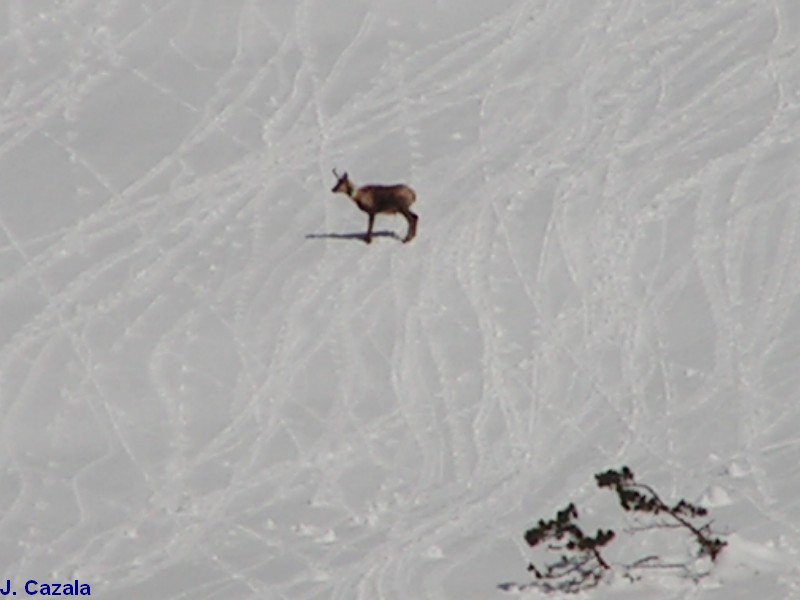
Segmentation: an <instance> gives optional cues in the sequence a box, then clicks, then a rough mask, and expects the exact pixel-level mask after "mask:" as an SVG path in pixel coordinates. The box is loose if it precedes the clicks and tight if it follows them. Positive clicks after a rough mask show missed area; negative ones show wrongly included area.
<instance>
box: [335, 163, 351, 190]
mask: <svg viewBox="0 0 800 600" xmlns="http://www.w3.org/2000/svg"><path fill="white" fill-rule="evenodd" d="M333 175H334V177H336V185H335V186H333V189H332V190H331V191H332V192H333V193H334V194H336V193H339V192H341V193H342V194H348V195H349V194H350V192H351V191H352V189H353V184H352V182H351V181H350V178H349V177H348V176H347V172H345V173H344V175H339V173H337V172H336V169H334V170H333Z"/></svg>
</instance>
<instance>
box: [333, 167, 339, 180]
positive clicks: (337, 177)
mask: <svg viewBox="0 0 800 600" xmlns="http://www.w3.org/2000/svg"><path fill="white" fill-rule="evenodd" d="M333 176H334V177H336V179H340V178H341V175H339V174H338V173H337V172H336V169H335V168H334V169H333Z"/></svg>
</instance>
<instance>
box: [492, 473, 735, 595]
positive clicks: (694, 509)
mask: <svg viewBox="0 0 800 600" xmlns="http://www.w3.org/2000/svg"><path fill="white" fill-rule="evenodd" d="M595 481H596V483H597V486H598V487H599V488H601V489H610V490H611V491H613V492H615V493H616V495H617V498H618V499H619V503H620V506H621V507H622V508H623V509H624V510H625V511H626V512H633V513H640V514H645V515H652V516H653V517H655V518H656V521H655V522H653V523H652V524H649V525H647V526H645V527H644V528H640V529H638V530H636V531H635V532H634V533H641V532H642V531H647V530H650V529H662V528H683V529H686V530H688V531H689V532H691V533H692V535H693V536H694V538H695V540H696V541H697V543H698V544H699V546H700V555H701V556H708V557H709V558H710V559H711V561H712V562H713V561H715V560H716V559H717V557H718V556H719V554H720V552H722V550H723V548H724V547H725V545H726V543H725V542H724V541H723V540H721V539H720V538H718V537H715V536H713V535H712V533H711V529H710V523H704V524H698V523H697V520H698V519H702V518H705V517H706V516H707V515H708V511H707V510H706V509H705V508H703V507H702V506H698V505H696V504H692V503H691V502H688V501H686V500H679V501H678V502H676V503H675V504H673V505H669V504H667V503H666V502H664V500H662V499H661V497H660V496H659V495H658V494H657V493H656V491H655V490H654V489H653V488H652V487H650V486H649V485H647V484H644V483H640V482H638V481H636V478H635V476H634V474H633V472H632V471H631V470H630V469H629V468H628V467H622V468H621V469H619V470H614V469H609V470H607V471H604V472H603V473H598V474H596V475H595ZM662 517H663V518H666V519H667V521H663V520H662ZM577 518H578V509H577V508H576V507H575V505H574V504H572V503H570V504H569V505H567V507H566V508H564V509H563V510H560V511H558V512H557V513H556V518H555V519H552V520H549V521H545V520H539V523H538V524H537V525H536V526H535V527H532V528H531V529H529V530H528V531H526V532H525V541H526V542H527V543H528V545H529V546H531V547H532V548H534V547H536V546H539V545H541V544H546V546H545V548H546V549H547V550H550V551H555V552H557V553H558V559H557V560H554V561H553V562H551V563H549V564H546V565H545V566H544V567H542V568H539V567H537V566H536V565H534V564H533V563H531V564H530V565H529V566H528V570H529V571H531V572H533V574H534V575H535V576H536V581H535V582H533V583H530V584H526V585H523V586H519V585H515V584H502V585H501V586H500V587H501V588H503V589H509V590H510V589H524V588H528V587H537V588H539V589H542V590H544V591H546V592H556V591H558V592H578V591H581V590H585V589H589V588H592V587H596V586H597V585H598V584H599V583H600V582H601V581H602V579H603V576H604V575H605V574H606V573H609V572H611V571H612V570H613V566H612V564H611V563H609V561H607V560H606V559H605V558H604V557H603V555H602V554H601V553H600V551H601V549H602V548H604V547H605V546H606V545H608V544H609V543H610V542H611V541H612V540H613V539H614V538H615V534H614V532H613V531H612V530H610V529H608V530H605V531H604V530H602V529H600V530H598V531H597V533H596V534H595V535H594V536H589V535H586V534H585V533H584V532H583V530H582V529H581V528H580V527H579V526H578V524H577V523H576V520H577ZM618 566H619V568H620V569H621V570H622V571H623V573H624V574H625V576H626V577H628V578H629V579H633V578H632V577H631V575H630V573H631V572H632V570H634V569H638V568H641V567H645V566H651V567H652V566H655V567H661V568H679V569H683V570H684V571H688V570H689V569H688V565H680V564H661V563H660V561H659V558H658V557H657V556H647V557H645V558H642V559H639V560H637V561H635V562H634V563H633V564H629V565H618Z"/></svg>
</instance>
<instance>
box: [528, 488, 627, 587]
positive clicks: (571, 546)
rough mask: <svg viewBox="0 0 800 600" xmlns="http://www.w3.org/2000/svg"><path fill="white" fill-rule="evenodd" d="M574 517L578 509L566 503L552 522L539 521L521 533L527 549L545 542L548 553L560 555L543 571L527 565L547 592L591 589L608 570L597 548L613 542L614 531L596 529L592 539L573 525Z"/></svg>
mask: <svg viewBox="0 0 800 600" xmlns="http://www.w3.org/2000/svg"><path fill="white" fill-rule="evenodd" d="M577 518H578V510H577V509H576V508H575V505H574V504H572V503H570V504H569V505H568V506H567V507H566V508H564V509H563V510H560V511H558V513H556V518H555V519H552V520H550V521H545V520H539V524H538V525H537V526H536V527H533V528H531V529H529V530H528V531H527V532H526V533H525V541H527V542H528V544H529V545H530V546H531V547H535V546H538V545H539V544H541V543H543V542H548V546H547V548H548V549H549V550H557V551H559V552H561V556H560V558H559V560H557V561H555V562H553V563H550V564H548V565H545V567H544V569H543V570H542V569H539V568H538V567H536V565H534V564H533V563H531V564H530V565H529V566H528V570H529V571H532V572H533V573H534V574H535V575H536V579H538V580H540V581H541V582H542V587H543V588H545V589H547V590H549V591H555V590H560V591H564V592H577V591H579V590H582V589H586V588H590V587H594V586H596V585H597V584H598V583H599V582H600V580H601V579H602V577H603V573H604V572H605V571H606V570H608V569H610V568H611V567H610V566H609V565H608V563H607V562H606V561H605V559H604V558H603V556H602V555H601V554H600V548H602V547H603V546H605V545H606V544H608V543H609V542H610V541H611V540H612V539H614V532H613V531H611V530H608V531H603V530H602V529H600V530H598V531H597V533H596V534H595V535H594V536H589V535H586V534H585V533H584V532H583V530H581V528H580V527H578V525H577V524H576V523H575V521H574V519H577Z"/></svg>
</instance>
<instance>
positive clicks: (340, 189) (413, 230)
mask: <svg viewBox="0 0 800 600" xmlns="http://www.w3.org/2000/svg"><path fill="white" fill-rule="evenodd" d="M333 174H334V176H335V177H336V179H337V180H338V181H337V182H336V185H335V186H333V189H332V190H331V191H332V192H333V193H334V194H336V193H341V194H347V195H348V196H350V198H352V199H353V202H355V203H356V205H357V206H358V208H360V209H361V210H363V211H364V212H365V213H367V215H368V217H369V224H368V226H367V233H366V235H365V236H364V241H365V242H367V243H368V244H369V243H370V242H372V225H373V223H374V222H375V215H377V214H388V215H393V214H396V213H400V214H401V215H403V216H404V217H405V218H406V221H408V231H407V233H406V237H405V238H404V239H403V242H404V243H405V242H410V241H411V240H412V239H414V236H415V235H417V220H418V219H419V217H418V216H417V215H415V214H414V213H413V212H411V209H410V208H409V207H410V206H411V205H412V204H414V201H415V200H416V199H417V194H416V193H415V192H414V190H412V189H411V188H410V187H408V186H407V185H405V184H402V183H401V184H396V185H363V186H361V187H356V186H355V185H353V182H352V181H350V178H349V177H348V176H347V173H345V174H344V175H339V173H337V172H336V169H334V170H333Z"/></svg>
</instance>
